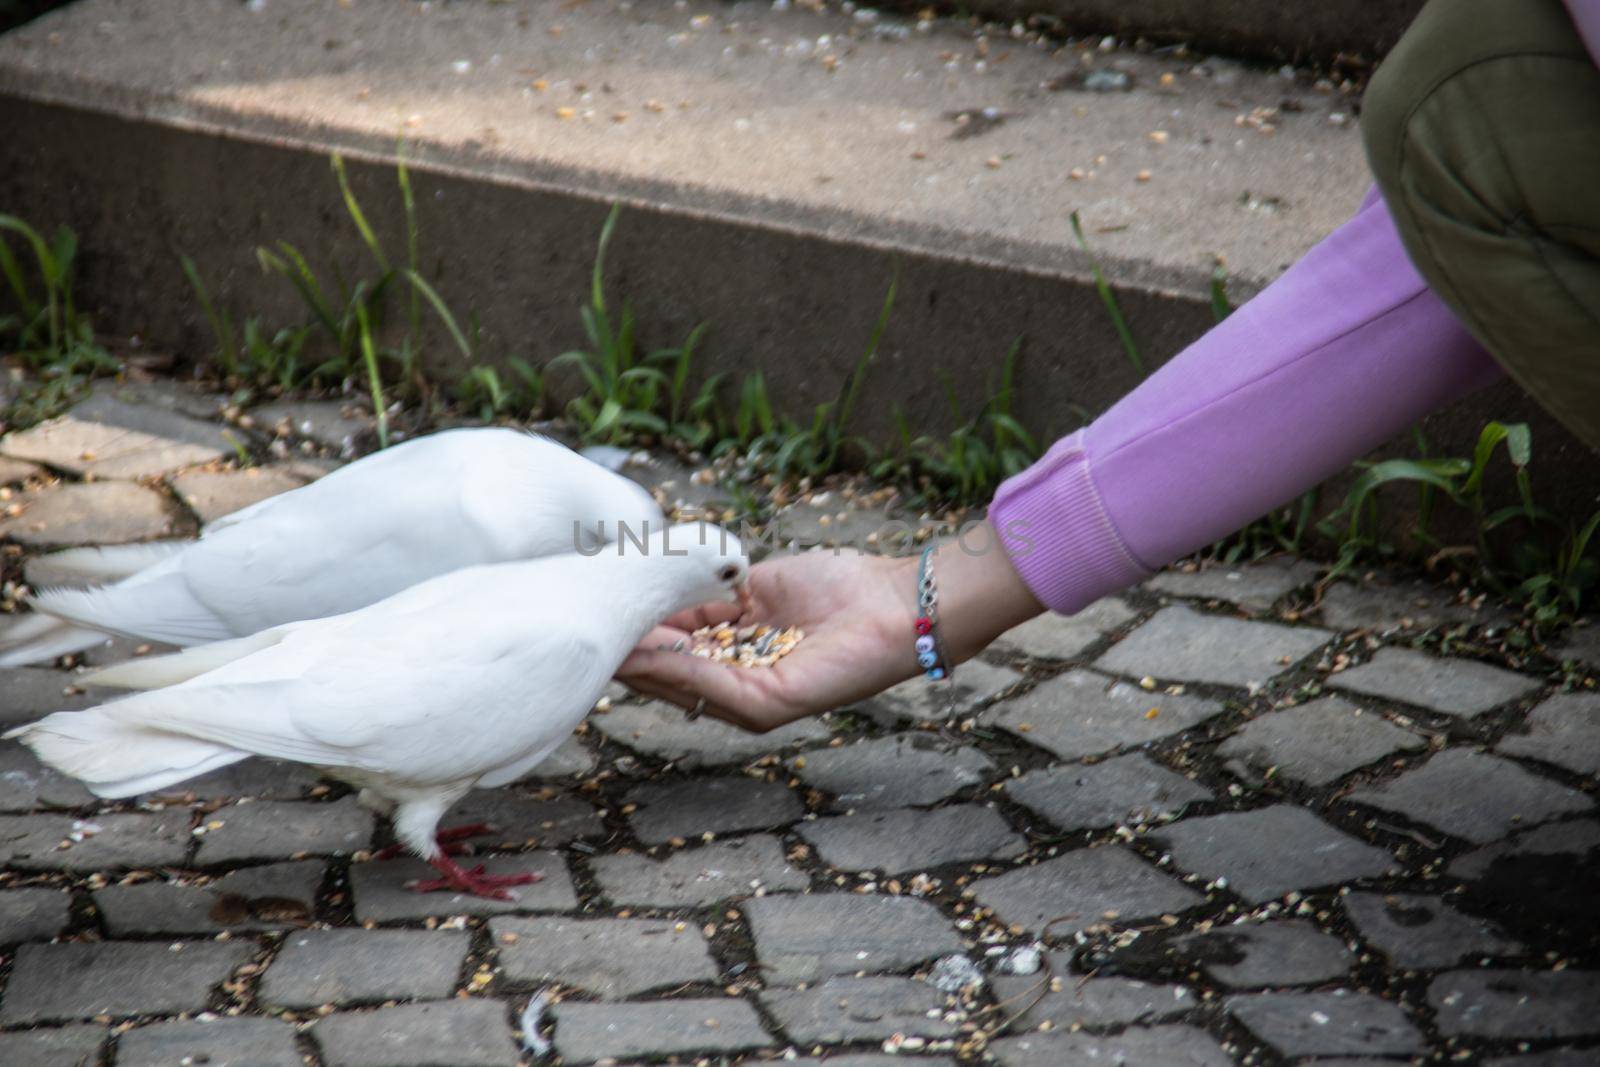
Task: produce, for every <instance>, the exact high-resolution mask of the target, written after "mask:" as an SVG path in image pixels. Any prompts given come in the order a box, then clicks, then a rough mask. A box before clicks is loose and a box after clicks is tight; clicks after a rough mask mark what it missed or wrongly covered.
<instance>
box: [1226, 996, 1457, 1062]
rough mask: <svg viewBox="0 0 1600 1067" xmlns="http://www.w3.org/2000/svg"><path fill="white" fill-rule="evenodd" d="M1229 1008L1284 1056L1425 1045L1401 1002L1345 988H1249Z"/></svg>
mask: <svg viewBox="0 0 1600 1067" xmlns="http://www.w3.org/2000/svg"><path fill="white" fill-rule="evenodd" d="M1228 1014H1230V1015H1232V1016H1233V1017H1234V1018H1235V1019H1238V1020H1239V1021H1240V1022H1241V1023H1243V1024H1244V1026H1245V1028H1246V1029H1248V1030H1249V1031H1250V1032H1251V1033H1253V1034H1255V1035H1256V1036H1257V1037H1259V1038H1260V1039H1261V1040H1262V1041H1265V1042H1266V1043H1267V1044H1269V1045H1271V1046H1272V1047H1273V1048H1275V1049H1277V1050H1278V1051H1279V1052H1281V1053H1283V1054H1284V1055H1285V1056H1352V1055H1369V1056H1386V1055H1389V1056H1401V1055H1408V1054H1410V1053H1414V1052H1421V1051H1422V1050H1423V1049H1424V1048H1425V1047H1426V1043H1425V1041H1424V1039H1423V1036H1422V1033H1421V1032H1420V1031H1419V1030H1418V1029H1417V1028H1416V1027H1415V1026H1414V1025H1412V1023H1411V1020H1410V1019H1408V1018H1406V1013H1405V1012H1404V1011H1402V1010H1401V1008H1400V1006H1399V1005H1397V1004H1392V1003H1390V1002H1389V1001H1387V1000H1381V999H1379V998H1378V997H1375V996H1372V995H1370V994H1367V993H1352V992H1350V991H1349V990H1347V989H1336V990H1333V991H1331V992H1317V993H1247V994H1244V995H1242V996H1236V997H1232V998H1230V999H1229V1001H1228Z"/></svg>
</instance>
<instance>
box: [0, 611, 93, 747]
mask: <svg viewBox="0 0 1600 1067" xmlns="http://www.w3.org/2000/svg"><path fill="white" fill-rule="evenodd" d="M3 618H4V617H3V616H0V619H3ZM71 685H72V675H70V674H68V673H66V672H65V671H55V670H49V669H47V668H44V667H19V668H10V669H6V670H0V727H4V728H5V729H8V730H9V729H10V728H11V727H13V726H20V725H21V724H23V723H25V722H33V721H34V720H35V719H42V718H44V717H45V716H46V715H48V714H50V713H51V712H53V711H81V710H83V709H84V708H87V707H92V706H93V705H95V704H98V703H100V702H101V701H102V700H104V699H105V697H104V696H103V695H97V694H91V693H87V692H84V693H78V692H72V693H69V692H65V690H66V689H67V688H68V687H69V686H71Z"/></svg>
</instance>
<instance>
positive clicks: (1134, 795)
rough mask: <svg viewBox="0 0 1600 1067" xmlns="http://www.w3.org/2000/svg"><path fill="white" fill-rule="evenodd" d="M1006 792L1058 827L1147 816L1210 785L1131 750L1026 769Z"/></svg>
mask: <svg viewBox="0 0 1600 1067" xmlns="http://www.w3.org/2000/svg"><path fill="white" fill-rule="evenodd" d="M1005 792H1006V795H1007V796H1009V797H1010V798H1011V799H1012V800H1014V801H1016V802H1017V803H1018V804H1021V805H1022V806H1023V807H1025V808H1029V809H1031V810H1033V811H1036V812H1038V813H1039V814H1040V815H1043V816H1044V817H1045V818H1046V819H1049V820H1050V821H1051V822H1053V823H1055V824H1056V825H1057V826H1059V827H1060V828H1061V829H1063V830H1080V829H1087V828H1094V827H1100V826H1116V825H1119V824H1122V823H1130V824H1135V825H1136V824H1139V823H1146V822H1150V821H1152V820H1154V819H1157V818H1159V817H1160V816H1162V815H1175V814H1177V813H1179V812H1181V811H1182V810H1183V809H1184V808H1185V807H1187V806H1188V805H1190V804H1193V803H1196V802H1199V801H1203V800H1210V799H1211V790H1209V789H1207V788H1206V787H1205V786H1203V785H1200V784H1199V783H1197V782H1191V781H1190V780H1189V779H1187V778H1185V777H1183V775H1181V774H1174V773H1173V772H1172V771H1169V770H1167V769H1166V768H1165V767H1162V766H1161V765H1159V764H1157V763H1155V762H1153V761H1151V760H1149V759H1146V758H1145V757H1144V756H1141V755H1138V754H1137V753H1130V754H1129V755H1126V756H1117V757H1115V758H1113V759H1108V760H1105V761H1103V762H1101V763H1091V764H1081V763H1073V764H1066V765H1064V766H1057V767H1046V768H1044V769H1042V770H1037V771H1029V772H1028V773H1027V774H1024V775H1023V776H1022V777H1021V778H1013V779H1011V780H1010V781H1008V782H1006V787H1005Z"/></svg>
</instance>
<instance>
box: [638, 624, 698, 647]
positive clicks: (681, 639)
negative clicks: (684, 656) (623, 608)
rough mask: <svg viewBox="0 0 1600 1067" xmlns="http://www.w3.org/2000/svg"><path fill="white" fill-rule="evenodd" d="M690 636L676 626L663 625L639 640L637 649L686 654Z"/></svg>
mask: <svg viewBox="0 0 1600 1067" xmlns="http://www.w3.org/2000/svg"><path fill="white" fill-rule="evenodd" d="M689 642H690V636H689V632H688V631H687V630H680V629H678V628H677V627H676V626H667V625H661V626H657V627H656V628H655V629H654V630H651V631H650V632H649V633H647V634H645V635H644V637H642V638H640V639H639V643H638V645H636V646H635V647H636V648H642V649H649V650H653V651H658V652H660V651H668V652H684V651H687V650H688V648H689Z"/></svg>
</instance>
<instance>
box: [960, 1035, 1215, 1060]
mask: <svg viewBox="0 0 1600 1067" xmlns="http://www.w3.org/2000/svg"><path fill="white" fill-rule="evenodd" d="M989 1051H990V1052H991V1053H993V1055H994V1060H995V1062H996V1063H998V1064H999V1065H1000V1067H1063V1065H1065V1064H1080V1063H1085V1064H1087V1063H1099V1064H1107V1065H1110V1067H1122V1065H1126V1067H1146V1065H1148V1067H1157V1065H1159V1067H1233V1059H1232V1058H1231V1057H1230V1056H1229V1055H1228V1054H1227V1052H1225V1051H1223V1048H1222V1046H1221V1045H1219V1044H1217V1041H1216V1039H1215V1038H1213V1037H1212V1036H1211V1035H1210V1034H1208V1033H1206V1032H1205V1031H1204V1030H1201V1029H1198V1028H1196V1027H1193V1026H1153V1027H1151V1028H1150V1029H1148V1030H1127V1031H1124V1032H1123V1033H1121V1034H1117V1035H1115V1036H1107V1037H1101V1036H1097V1035H1093V1034H1072V1033H1066V1032H1063V1031H1061V1030H1051V1031H1050V1032H1049V1033H1043V1034H1041V1033H1037V1032H1035V1033H1031V1034H1021V1035H1018V1036H1017V1037H1006V1038H1001V1039H1000V1040H999V1041H996V1042H994V1043H993V1044H991V1045H990V1046H989Z"/></svg>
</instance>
